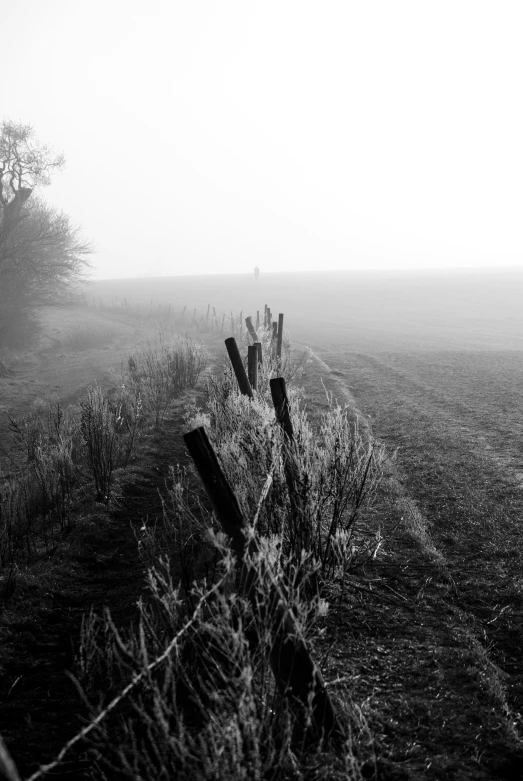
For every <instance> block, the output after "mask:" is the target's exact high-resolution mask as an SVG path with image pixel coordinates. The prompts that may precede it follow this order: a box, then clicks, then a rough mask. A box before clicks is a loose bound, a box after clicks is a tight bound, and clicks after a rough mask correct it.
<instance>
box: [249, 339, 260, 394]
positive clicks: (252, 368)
mask: <svg viewBox="0 0 523 781" xmlns="http://www.w3.org/2000/svg"><path fill="white" fill-rule="evenodd" d="M256 344H258V342H256ZM256 344H250V345H249V346H248V347H247V371H248V373H249V382H250V383H251V387H252V389H253V390H258V348H257V347H256Z"/></svg>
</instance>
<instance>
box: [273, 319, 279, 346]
mask: <svg viewBox="0 0 523 781" xmlns="http://www.w3.org/2000/svg"><path fill="white" fill-rule="evenodd" d="M272 341H273V342H274V343H275V344H277V342H278V323H277V322H276V320H274V322H273V324H272Z"/></svg>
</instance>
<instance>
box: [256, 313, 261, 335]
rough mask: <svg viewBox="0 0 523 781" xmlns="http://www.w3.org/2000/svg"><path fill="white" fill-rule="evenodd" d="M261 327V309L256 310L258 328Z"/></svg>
mask: <svg viewBox="0 0 523 781" xmlns="http://www.w3.org/2000/svg"><path fill="white" fill-rule="evenodd" d="M259 327H260V310H259V309H257V310H256V330H258V328H259Z"/></svg>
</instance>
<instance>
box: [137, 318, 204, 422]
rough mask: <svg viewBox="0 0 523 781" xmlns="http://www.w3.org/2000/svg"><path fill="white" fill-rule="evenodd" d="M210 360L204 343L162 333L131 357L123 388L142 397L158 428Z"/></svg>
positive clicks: (164, 331)
mask: <svg viewBox="0 0 523 781" xmlns="http://www.w3.org/2000/svg"><path fill="white" fill-rule="evenodd" d="M207 360H208V354H207V351H206V349H205V347H204V346H203V344H201V343H200V342H195V341H194V340H193V339H191V338H190V337H185V338H183V337H179V336H174V335H173V334H172V333H169V331H168V329H165V328H164V329H160V330H159V331H158V332H157V334H156V337H155V338H154V339H151V340H149V341H148V342H147V343H146V344H145V346H144V347H142V349H141V350H138V351H137V352H135V353H133V354H132V355H130V356H129V358H128V361H127V367H125V368H124V371H123V377H122V384H123V385H124V386H125V387H126V388H127V389H128V391H129V392H130V393H131V394H132V395H136V394H137V393H139V394H140V396H141V398H142V400H143V404H144V407H145V409H146V410H147V411H148V412H149V413H150V414H152V415H153V416H154V421H155V423H156V425H158V424H159V423H161V421H162V420H163V419H164V417H165V414H166V412H167V410H168V408H169V405H170V404H171V403H172V401H173V399H175V398H176V397H177V396H178V395H179V394H180V392H181V391H183V390H185V389H186V388H192V387H194V385H196V383H197V382H198V378H199V377H200V374H201V373H202V371H203V369H204V368H205V365H206V363H207Z"/></svg>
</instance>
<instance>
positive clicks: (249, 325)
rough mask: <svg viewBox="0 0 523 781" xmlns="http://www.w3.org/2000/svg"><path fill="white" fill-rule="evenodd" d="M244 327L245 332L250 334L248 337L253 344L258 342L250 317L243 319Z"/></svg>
mask: <svg viewBox="0 0 523 781" xmlns="http://www.w3.org/2000/svg"><path fill="white" fill-rule="evenodd" d="M245 325H246V326H247V330H248V332H249V334H250V337H251V339H252V341H253V343H254V342H257V341H258V334H257V333H256V331H255V330H254V326H253V324H252V317H246V318H245Z"/></svg>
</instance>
